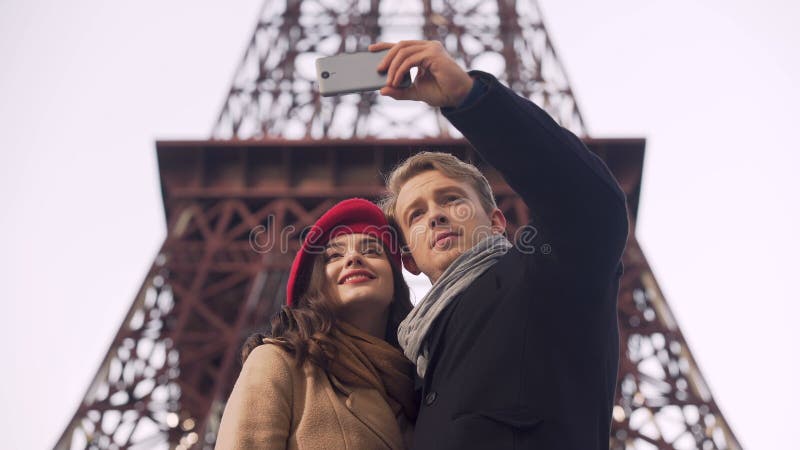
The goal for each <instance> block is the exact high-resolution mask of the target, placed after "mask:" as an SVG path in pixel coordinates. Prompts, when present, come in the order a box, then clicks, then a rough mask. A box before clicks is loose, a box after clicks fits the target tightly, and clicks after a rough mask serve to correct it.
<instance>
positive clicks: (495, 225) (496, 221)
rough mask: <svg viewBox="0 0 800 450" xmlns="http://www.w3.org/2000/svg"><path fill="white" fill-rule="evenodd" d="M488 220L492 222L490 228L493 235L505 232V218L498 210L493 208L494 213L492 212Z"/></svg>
mask: <svg viewBox="0 0 800 450" xmlns="http://www.w3.org/2000/svg"><path fill="white" fill-rule="evenodd" d="M489 220H490V221H491V222H492V225H491V227H492V232H493V233H496V234H503V233H505V232H506V223H507V222H506V216H505V215H504V214H503V211H500V208H495V209H494V211H492V214H491V216H489Z"/></svg>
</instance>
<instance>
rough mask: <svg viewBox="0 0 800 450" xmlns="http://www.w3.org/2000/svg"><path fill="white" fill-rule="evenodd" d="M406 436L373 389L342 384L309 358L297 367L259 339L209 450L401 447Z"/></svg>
mask: <svg viewBox="0 0 800 450" xmlns="http://www.w3.org/2000/svg"><path fill="white" fill-rule="evenodd" d="M412 434H413V426H412V425H411V424H410V423H409V422H408V421H407V420H405V416H403V414H402V413H401V414H400V415H399V416H398V417H397V418H396V417H395V416H394V414H393V413H392V410H391V408H390V407H389V405H388V403H386V401H385V400H384V399H383V397H381V395H380V394H379V393H378V391H376V390H374V389H363V388H355V389H352V388H348V387H346V386H343V385H342V384H341V383H340V382H339V381H338V380H336V379H335V377H333V376H332V375H330V374H328V373H326V372H325V371H323V370H322V369H321V368H319V366H317V365H315V364H311V363H310V362H307V363H305V364H304V365H303V367H301V368H298V367H297V365H296V364H295V361H294V359H293V357H292V356H291V355H290V354H289V353H287V352H286V351H285V350H283V349H281V348H280V347H278V346H276V345H271V344H265V345H260V346H258V347H256V348H255V349H254V350H253V351H252V352H251V353H250V356H249V357H248V358H247V360H246V361H245V363H244V366H243V367H242V372H241V373H240V374H239V379H238V380H236V385H235V386H234V388H233V392H232V393H231V396H230V398H229V399H228V404H227V405H226V406H225V412H224V414H223V416H222V422H221V424H220V429H219V434H218V436H217V445H216V449H220V450H227V449H237V450H239V449H269V450H272V449H297V450H312V449H320V450H338V449H353V450H356V449H358V450H361V449H363V450H378V449H405V448H409V447H410V442H411V441H410V438H411V435H412Z"/></svg>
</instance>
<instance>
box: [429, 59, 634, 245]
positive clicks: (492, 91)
mask: <svg viewBox="0 0 800 450" xmlns="http://www.w3.org/2000/svg"><path fill="white" fill-rule="evenodd" d="M470 75H472V76H473V77H475V78H476V82H481V83H484V84H485V85H486V89H485V92H484V93H483V94H482V95H481V96H480V97H478V98H477V99H475V100H474V101H471V102H467V103H465V104H464V105H462V106H461V107H459V108H456V109H454V108H450V109H443V110H442V113H443V114H444V116H445V117H446V118H447V119H448V120H450V122H451V123H452V124H453V125H454V126H455V127H456V128H457V129H458V130H459V131H461V133H462V134H463V135H464V137H466V138H467V139H468V140H469V142H470V143H471V144H472V145H473V146H474V147H475V150H476V151H477V152H478V153H479V154H480V156H481V157H482V158H483V159H484V160H485V161H486V162H488V163H489V164H491V165H492V166H494V167H495V168H496V169H497V170H498V171H499V172H500V173H501V174H502V175H503V176H504V178H505V180H506V182H508V184H509V185H510V186H511V188H512V189H514V191H516V192H517V194H519V195H520V196H521V197H522V199H523V200H524V201H525V203H526V204H527V205H528V208H529V209H530V210H531V217H532V218H533V219H532V225H533V226H535V227H541V228H543V229H537V232H539V233H540V234H545V236H544V239H547V240H549V241H550V242H552V245H553V246H554V247H553V250H554V251H555V252H559V253H564V252H565V251H568V252H569V253H571V254H573V255H581V256H588V255H589V254H596V253H595V252H599V253H602V254H604V255H606V256H611V257H613V258H614V260H618V259H619V257H620V255H621V254H622V250H623V249H624V246H625V241H626V238H627V233H628V218H627V211H626V205H625V195H624V193H623V192H622V190H621V189H620V187H619V185H618V184H617V182H616V180H615V179H614V177H613V175H612V174H611V173H610V171H609V170H608V167H606V165H605V164H604V163H603V161H602V160H601V159H600V158H599V157H598V156H597V155H595V154H593V153H592V152H591V151H589V149H588V148H586V146H585V145H584V144H583V142H581V140H580V139H579V138H578V137H576V136H575V135H574V134H572V133H571V132H570V131H568V130H566V129H564V128H563V127H561V126H560V125H558V124H557V123H556V122H555V121H554V120H553V119H552V118H550V116H549V115H548V114H547V113H546V112H545V111H544V110H542V109H541V108H539V107H538V106H536V105H534V104H533V103H532V102H531V101H529V100H527V99H525V98H523V97H520V96H519V95H517V94H516V93H514V92H513V91H511V90H510V89H508V88H507V87H505V86H503V85H502V84H500V82H499V81H498V80H497V79H496V78H495V77H493V76H492V75H489V74H486V73H484V72H478V71H472V72H470ZM555 246H558V247H555ZM598 256H599V255H598Z"/></svg>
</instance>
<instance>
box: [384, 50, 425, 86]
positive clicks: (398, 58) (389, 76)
mask: <svg viewBox="0 0 800 450" xmlns="http://www.w3.org/2000/svg"><path fill="white" fill-rule="evenodd" d="M426 48H427V47H426V45H425V44H414V45H406V46H403V47H399V46H395V47H394V48H393V49H391V50H389V53H390V54H389V55H386V56H387V57H389V56H392V55H391V53H392V52H393V51H395V54H394V56H393V57H392V60H391V63H390V65H389V70H387V72H386V81H387V83H391V84H394V83H395V80H396V79H397V78H398V72H397V70H398V69H399V68H400V66H402V65H403V63H404V62H405V61H406V60H407V59H408V58H410V57H412V56H413V55H418V54H420V53H422V52H423V51H424V50H425V49H426ZM399 76H400V79H402V77H403V75H402V74H400V75H399Z"/></svg>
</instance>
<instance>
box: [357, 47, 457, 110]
mask: <svg viewBox="0 0 800 450" xmlns="http://www.w3.org/2000/svg"><path fill="white" fill-rule="evenodd" d="M387 49H388V50H389V52H388V53H387V54H386V56H384V58H383V60H382V61H381V62H380V64H378V71H380V72H383V71H386V72H387V77H386V86H385V87H383V88H381V91H380V93H381V95H386V96H388V97H392V98H394V99H396V100H419V101H423V102H425V103H427V104H429V105H431V106H433V107H454V106H458V105H460V104H461V102H462V101H463V100H464V99H465V98H466V96H467V94H468V93H469V91H470V90H471V89H472V84H473V80H472V78H471V77H470V76H469V74H468V73H467V72H466V71H464V69H462V68H461V66H459V65H458V63H457V62H455V60H453V58H451V57H450V55H448V54H447V51H446V50H445V49H444V46H443V45H442V44H441V43H440V42H438V41H400V42H398V43H396V44H392V43H388V42H379V43H376V44H372V45H370V46H369V51H371V52H379V51H383V50H387ZM412 67H416V68H417V76H416V77H415V79H414V83H413V84H412V85H411V86H409V87H407V88H401V87H399V86H400V83H401V82H402V80H403V76H404V74H405V73H407V72H408V71H409V70H411V68H412Z"/></svg>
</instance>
